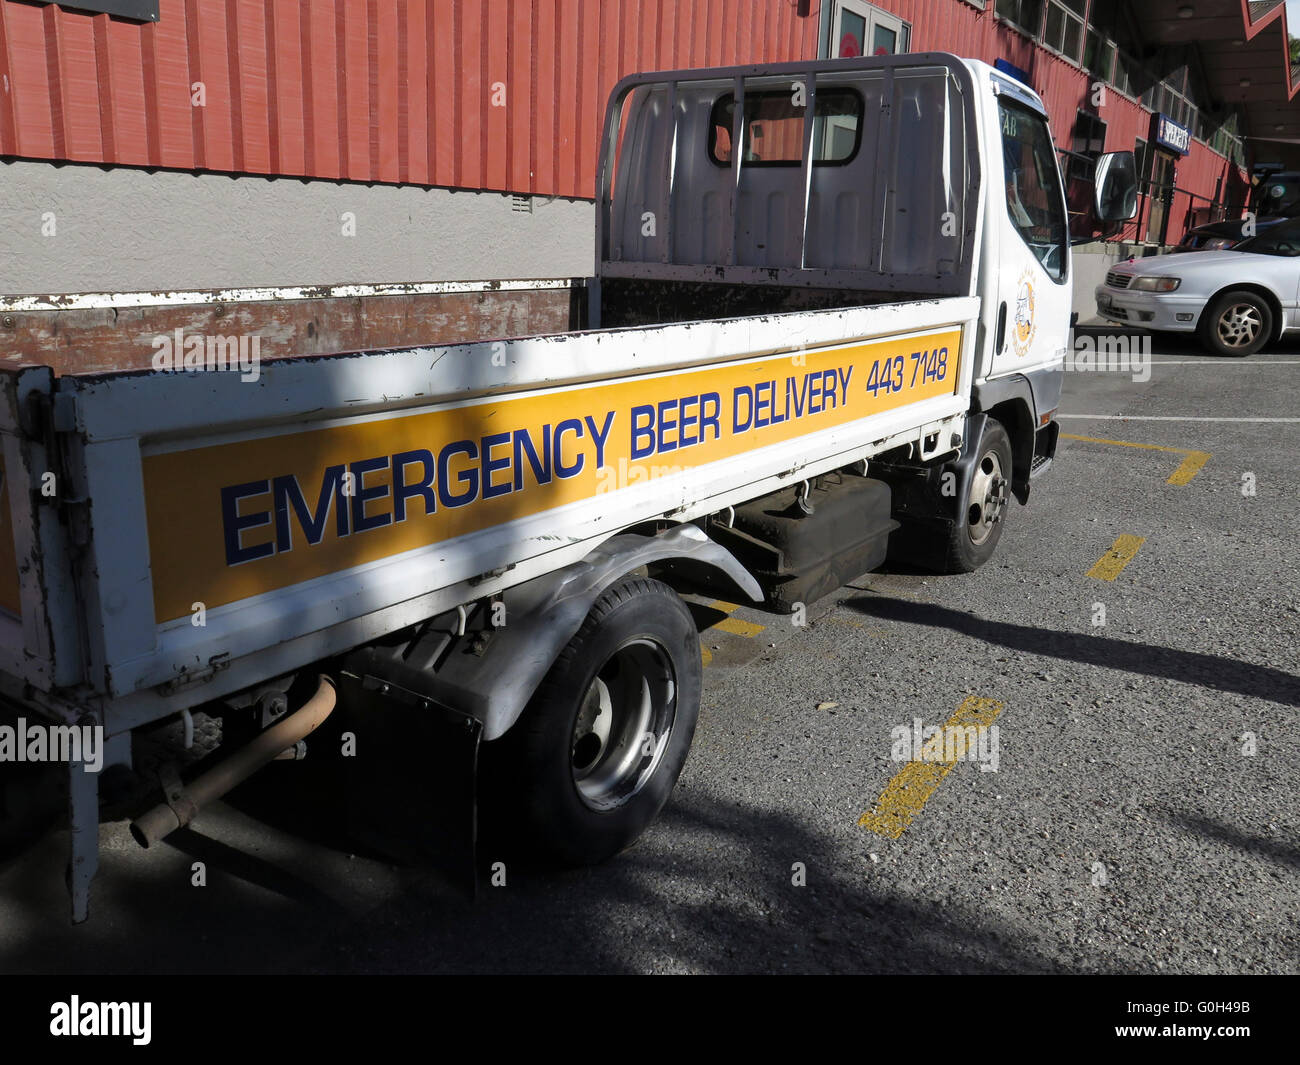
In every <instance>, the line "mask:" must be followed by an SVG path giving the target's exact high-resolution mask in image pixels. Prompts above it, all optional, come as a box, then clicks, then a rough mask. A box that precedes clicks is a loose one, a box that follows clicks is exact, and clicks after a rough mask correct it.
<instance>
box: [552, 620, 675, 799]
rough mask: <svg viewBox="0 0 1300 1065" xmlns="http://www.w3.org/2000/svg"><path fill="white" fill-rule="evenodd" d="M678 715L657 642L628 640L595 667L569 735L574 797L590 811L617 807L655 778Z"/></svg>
mask: <svg viewBox="0 0 1300 1065" xmlns="http://www.w3.org/2000/svg"><path fill="white" fill-rule="evenodd" d="M676 716H677V676H676V673H675V671H674V670H673V665H672V659H671V658H670V657H669V655H668V651H667V649H666V648H665V647H664V645H663V644H661V643H660V642H659V641H658V640H655V639H653V638H650V637H644V636H643V637H638V638H636V639H632V640H628V641H627V642H626V643H624V644H623V645H621V646H620V647H619V648H618V649H617V650H616V651H615V652H614V653H613V654H611V655H610V656H609V657H608V658H607V659H606V660H605V662H604V664H603V665H602V666H601V667H600V669H598V670H597V671H596V675H595V677H593V678H592V681H591V684H590V685H589V686H588V688H587V691H586V693H585V694H584V696H583V700H582V704H581V706H580V707H579V709H578V716H577V718H576V719H575V720H574V724H573V733H572V736H571V737H570V743H569V752H570V760H569V764H570V767H571V770H572V773H573V783H574V787H575V788H576V790H577V792H578V796H579V798H581V800H582V801H583V803H584V804H585V805H587V806H588V807H590V808H591V809H593V810H610V809H613V808H614V807H617V806H622V805H623V804H624V803H625V802H627V801H628V800H629V799H631V798H632V796H634V795H635V794H636V793H637V792H639V791H640V790H641V789H642V788H643V787H644V786H645V784H646V782H647V781H648V780H649V779H650V778H651V777H652V776H654V773H655V771H656V770H657V769H658V767H659V763H660V761H661V760H662V758H663V754H664V750H665V749H666V748H667V746H668V739H669V736H670V735H671V734H672V728H673V722H674V721H675V720H676Z"/></svg>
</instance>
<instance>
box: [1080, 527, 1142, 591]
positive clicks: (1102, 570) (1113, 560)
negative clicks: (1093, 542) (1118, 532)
mask: <svg viewBox="0 0 1300 1065" xmlns="http://www.w3.org/2000/svg"><path fill="white" fill-rule="evenodd" d="M1146 542H1147V538H1146V537H1145V536H1130V535H1129V534H1128V533H1125V534H1124V535H1123V536H1120V537H1117V538H1116V540H1115V542H1114V543H1113V544H1111V545H1110V550H1109V551H1107V552H1106V553H1105V554H1104V555H1102V556H1101V558H1099V559H1097V561H1096V563H1095V564H1094V565H1093V567H1092V569H1090V570H1088V576H1089V577H1096V578H1097V580H1099V581H1113V580H1114V579H1115V578H1116V577H1118V576H1119V575H1120V571H1121V570H1123V568H1124V567H1125V566H1127V565H1128V564H1129V563H1130V562H1132V561H1133V556H1134V555H1136V554H1137V553H1138V548H1139V547H1141V546H1142V545H1143V544H1144V543H1146Z"/></svg>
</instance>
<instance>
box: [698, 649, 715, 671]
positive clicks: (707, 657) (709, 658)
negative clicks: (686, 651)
mask: <svg viewBox="0 0 1300 1065" xmlns="http://www.w3.org/2000/svg"><path fill="white" fill-rule="evenodd" d="M700 661H701V662H703V663H704V664H705V665H706V666H711V665H713V652H712V651H710V650H709V649H708V648H707V647H705V646H704V644H700Z"/></svg>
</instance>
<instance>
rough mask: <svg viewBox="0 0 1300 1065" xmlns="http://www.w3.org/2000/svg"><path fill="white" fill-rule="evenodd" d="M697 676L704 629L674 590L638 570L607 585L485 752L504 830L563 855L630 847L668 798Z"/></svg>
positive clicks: (536, 852) (537, 852) (551, 854)
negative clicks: (515, 719)
mask: <svg viewBox="0 0 1300 1065" xmlns="http://www.w3.org/2000/svg"><path fill="white" fill-rule="evenodd" d="M701 683H702V664H701V661H700V646H699V634H698V632H697V631H696V628H695V622H694V620H693V619H692V617H691V614H690V611H689V610H688V609H687V608H686V604H685V603H683V602H682V600H681V599H680V598H679V597H678V596H677V594H676V593H675V592H674V591H673V590H672V589H671V588H669V587H668V586H667V585H665V584H662V583H660V582H659V581H655V580H650V579H647V578H643V577H631V578H625V579H623V580H621V581H619V582H618V583H616V584H614V585H613V586H611V587H610V588H608V589H606V591H605V592H603V593H602V594H601V595H600V597H599V598H598V599H597V600H596V602H595V605H593V606H592V608H591V611H590V613H588V615H587V617H586V620H585V621H583V623H582V627H581V628H580V629H579V630H578V632H577V634H576V635H575V636H574V637H573V639H572V640H570V641H569V643H568V645H567V646H566V647H565V649H564V650H563V651H562V652H560V655H559V657H558V658H557V659H556V660H555V663H554V664H553V665H552V666H551V669H550V672H549V673H548V674H547V676H546V679H545V680H544V681H543V682H542V684H541V686H540V687H539V688H538V690H537V692H536V694H535V695H534V696H533V698H532V700H531V701H530V702H529V705H528V707H527V709H526V710H525V711H524V714H523V716H522V717H521V718H520V720H519V722H518V723H517V724H516V725H515V727H514V728H513V729H511V730H510V731H509V732H508V733H507V734H506V735H505V736H504V737H502V738H501V739H500V740H499V741H497V742H496V743H495V744H492V745H490V746H491V747H494V748H499V749H498V750H495V751H492V752H490V753H489V752H488V751H486V750H485V752H484V753H485V756H486V757H488V758H489V764H490V765H491V776H490V780H491V785H490V787H491V792H492V794H491V795H488V796H485V800H486V801H487V802H489V803H490V805H489V806H488V809H489V810H492V811H495V812H496V814H497V817H498V818H499V824H498V828H504V829H505V830H506V831H504V833H503V834H504V835H505V836H506V837H507V838H508V841H509V842H511V843H514V844H516V845H518V846H519V847H520V848H521V849H524V850H526V851H528V852H530V853H531V854H532V855H533V856H535V857H538V858H541V859H543V860H546V861H554V862H559V863H562V864H565V865H585V864H590V863H594V862H598V861H601V860H602V859H605V858H608V857H610V856H612V855H614V854H617V853H618V852H619V851H621V850H623V849H624V848H625V847H627V846H628V845H630V844H631V843H632V842H633V841H634V840H635V839H636V838H637V837H638V836H639V835H641V833H642V832H643V831H644V830H645V829H646V828H647V827H648V826H649V824H650V823H651V822H652V821H653V820H654V819H655V817H656V816H657V815H658V813H659V811H660V810H661V809H662V808H663V806H664V804H665V803H666V802H667V801H668V796H669V794H670V792H671V791H672V788H673V785H674V784H675V783H676V781H677V777H678V774H680V773H681V770H682V766H683V765H684V764H685V762H686V753H687V751H688V749H689V748H690V745H691V737H692V736H693V735H694V732H695V722H696V718H697V717H698V715H699V701H700V688H701ZM486 768H487V766H485V769H486ZM503 800H504V801H503Z"/></svg>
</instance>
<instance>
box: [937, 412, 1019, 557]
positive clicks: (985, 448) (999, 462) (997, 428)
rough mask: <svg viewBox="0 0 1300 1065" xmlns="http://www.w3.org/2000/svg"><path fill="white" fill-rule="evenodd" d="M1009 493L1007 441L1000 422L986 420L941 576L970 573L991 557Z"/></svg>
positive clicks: (1000, 533) (1009, 442)
mask: <svg viewBox="0 0 1300 1065" xmlns="http://www.w3.org/2000/svg"><path fill="white" fill-rule="evenodd" d="M1010 489H1011V438H1010V437H1009V436H1007V431H1006V430H1005V429H1004V428H1002V423H1001V422H998V421H994V420H993V419H992V418H990V419H989V420H988V421H987V422H986V423H985V425H984V436H983V438H982V439H981V440H980V445H979V458H978V459H977V460H976V463H975V468H974V469H973V470H972V472H971V478H970V484H969V485H968V486H967V491H966V498H965V499H963V500H962V506H961V511H960V513H959V514H958V517H957V520H956V521H954V522H953V523H952V527H951V529H950V531H949V534H948V542H947V544H946V545H945V551H944V559H943V565H942V567H941V571H942V572H944V573H970V572H972V571H973V570H977V569H979V567H980V566H982V565H984V563H985V562H987V561H988V560H989V559H990V558H992V557H993V552H994V551H995V550H996V549H997V546H998V541H999V540H1001V539H1002V528H1003V526H1004V525H1005V524H1006V515H1007V511H1008V506H1007V503H1008V500H1009V494H1010Z"/></svg>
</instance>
